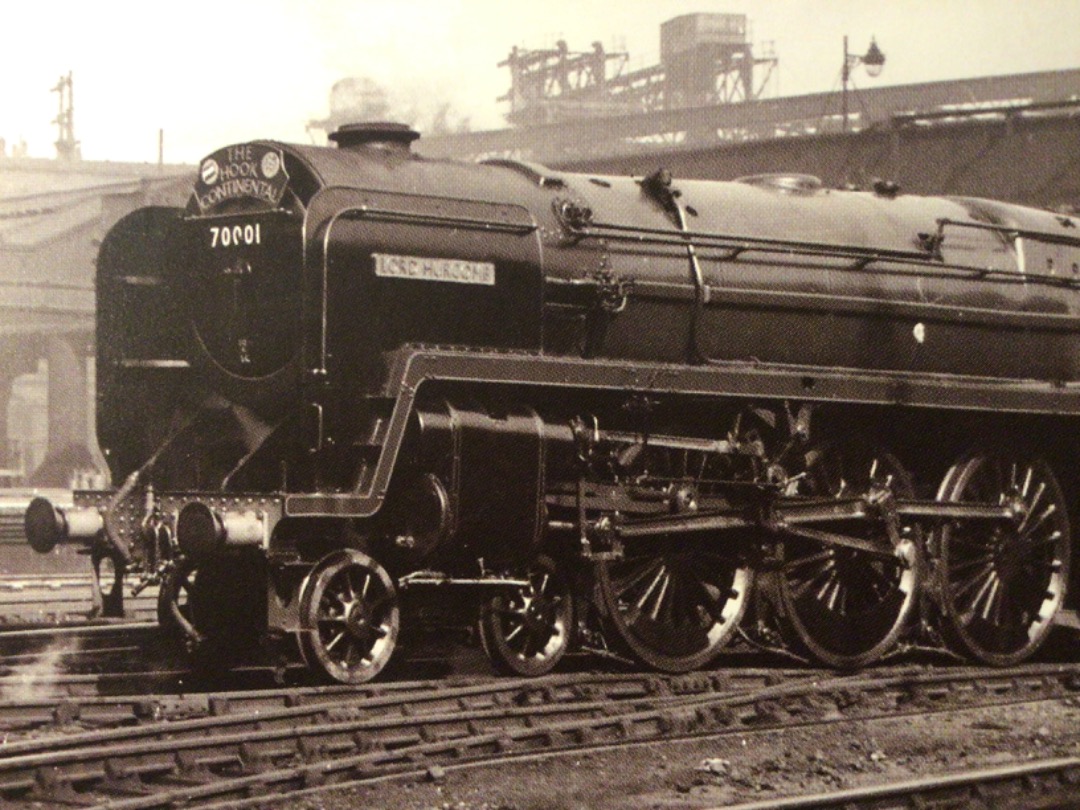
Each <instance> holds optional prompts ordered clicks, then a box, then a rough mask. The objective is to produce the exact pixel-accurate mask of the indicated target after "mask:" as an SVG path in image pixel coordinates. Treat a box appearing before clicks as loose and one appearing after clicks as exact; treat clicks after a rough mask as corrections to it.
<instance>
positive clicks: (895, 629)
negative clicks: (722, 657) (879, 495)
mask: <svg viewBox="0 0 1080 810" xmlns="http://www.w3.org/2000/svg"><path fill="white" fill-rule="evenodd" d="M798 487H799V488H798V491H797V492H796V493H794V494H796V495H797V496H807V497H810V498H833V499H842V498H852V497H854V498H861V497H864V496H866V495H868V493H870V492H871V490H872V488H876V491H878V492H882V491H889V492H891V494H892V495H893V496H895V497H897V498H910V497H912V496H913V494H914V487H913V486H912V482H911V478H910V476H909V475H908V473H907V472H906V471H905V470H904V468H903V467H902V466H901V464H900V462H899V461H898V460H897V458H896V457H895V456H893V455H892V454H891V453H889V452H887V451H884V450H882V449H880V448H878V447H875V446H874V445H873V444H870V443H866V442H861V441H849V442H844V443H827V444H824V445H822V446H820V447H818V448H816V449H812V450H811V451H810V452H809V453H808V454H807V456H806V469H805V475H804V476H803V477H802V478H801V479H800V481H799V485H798ZM813 530H814V531H815V532H821V533H829V534H834V535H837V536H840V537H841V538H842V537H844V536H847V537H850V538H852V539H853V540H858V541H866V540H869V541H871V543H872V544H873V545H876V546H878V547H880V548H881V549H882V550H881V551H880V552H874V551H872V550H869V549H866V548H865V544H863V546H864V547H863V548H854V547H852V546H844V545H840V544H835V543H829V542H826V541H825V540H824V539H815V538H814V537H812V536H798V535H797V534H794V533H793V534H791V535H789V536H785V537H784V539H783V541H782V543H781V544H780V546H779V548H778V557H779V568H778V570H777V571H776V572H775V574H774V575H773V578H772V588H770V593H771V597H772V601H773V603H774V605H775V613H776V617H777V621H778V624H779V629H780V632H781V635H782V636H783V638H784V640H785V642H786V643H787V644H788V646H789V647H791V648H792V649H793V650H794V651H795V652H797V653H799V654H801V655H805V656H807V657H809V658H811V659H813V660H816V661H818V662H821V663H823V664H825V665H827V666H831V667H836V668H838V669H854V668H858V667H863V666H866V665H868V664H870V663H872V662H873V661H876V660H878V659H879V658H881V657H882V656H883V655H884V654H885V653H887V652H888V651H889V650H890V649H892V648H893V647H894V646H895V644H896V642H897V640H898V639H899V637H900V636H901V634H902V633H903V632H904V630H905V629H906V627H907V625H908V621H909V618H910V616H911V613H912V611H913V609H914V607H915V605H916V601H917V596H918V594H917V587H918V581H917V580H918V578H919V576H918V575H919V573H920V571H921V565H920V563H919V555H920V550H919V546H920V541H919V538H918V535H917V527H908V528H907V530H906V532H904V537H903V538H902V539H898V538H896V537H895V536H891V534H892V533H890V531H889V528H888V524H887V520H886V519H885V518H884V517H882V516H880V515H877V514H873V513H872V514H870V515H868V516H867V517H865V518H846V519H838V520H836V521H828V522H824V523H814V524H813ZM796 531H797V530H796ZM808 534H809V533H808Z"/></svg>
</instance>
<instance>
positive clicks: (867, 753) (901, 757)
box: [288, 698, 1080, 810]
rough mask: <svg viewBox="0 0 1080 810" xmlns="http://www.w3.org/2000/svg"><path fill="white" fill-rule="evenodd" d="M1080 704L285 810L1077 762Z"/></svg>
mask: <svg viewBox="0 0 1080 810" xmlns="http://www.w3.org/2000/svg"><path fill="white" fill-rule="evenodd" d="M1078 721H1080V700H1078V699H1077V698H1069V699H1067V700H1063V701H1056V702H1052V703H1043V704H1029V705H1022V706H1013V707H999V708H994V709H980V710H971V711H963V712H957V713H954V714H946V715H936V716H932V717H922V716H917V717H907V718H898V719H892V720H877V721H860V722H850V723H841V724H835V725H830V726H824V727H816V728H815V727H805V728H796V729H790V730H785V731H763V732H755V733H742V734H736V735H731V736H727V737H722V738H715V739H712V740H696V741H693V742H686V743H664V744H647V745H639V746H633V747H626V748H620V749H612V750H607V751H602V752H596V753H589V754H580V755H575V756H564V757H553V758H550V759H545V760H540V761H532V762H520V763H509V764H500V765H498V766H496V767H489V768H479V769H469V770H458V771H449V772H447V773H446V774H445V775H443V776H442V778H440V779H438V780H432V779H425V780H421V781H407V782H401V781H399V782H387V783H383V784H379V785H373V786H369V787H364V788H357V789H345V790H336V791H333V792H329V793H325V794H321V795H318V796H314V797H309V798H306V799H298V800H292V801H290V802H289V804H288V806H289V808H290V810H331V808H345V807H364V808H381V809H384V810H584V809H586V808H587V809H588V810H616V808H618V809H619V810H692V809H693V810H702V809H703V808H718V807H724V806H728V805H731V804H737V803H741V802H749V801H763V800H768V799H769V798H775V797H780V796H788V795H798V794H808V793H819V792H824V791H830V790H838V789H841V788H850V787H857V786H863V785H871V784H882V783H887V782H890V781H902V780H907V779H912V778H915V777H917V776H927V775H939V774H944V773H949V772H957V771H964V770H969V769H975V768H980V767H989V766H994V765H1002V764H1007V763H1019V762H1024V761H1027V760H1032V759H1042V758H1047V757H1053V756H1077V755H1080V722H1078Z"/></svg>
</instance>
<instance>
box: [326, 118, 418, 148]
mask: <svg viewBox="0 0 1080 810" xmlns="http://www.w3.org/2000/svg"><path fill="white" fill-rule="evenodd" d="M419 137H420V133H419V132H417V131H416V130H415V129H412V128H410V127H409V126H408V125H407V124H398V123H393V122H387V121H373V122H365V123H360V124H343V125H342V126H340V127H338V128H337V129H336V130H334V131H333V132H331V133H330V135H329V138H330V140H332V141H333V142H334V143H336V144H337V145H338V148H340V149H356V148H357V147H363V146H366V147H373V148H376V149H386V150H388V151H400V152H409V151H411V150H410V149H409V146H410V144H412V142H413V141H415V140H416V139H417V138H419Z"/></svg>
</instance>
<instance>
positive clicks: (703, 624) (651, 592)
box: [596, 552, 754, 673]
mask: <svg viewBox="0 0 1080 810" xmlns="http://www.w3.org/2000/svg"><path fill="white" fill-rule="evenodd" d="M710 556H712V557H713V558H714V559H722V560H723V563H722V565H723V566H725V567H724V569H723V572H722V577H723V579H724V580H725V581H722V582H719V583H718V582H715V581H709V582H703V581H702V580H701V579H700V578H697V573H700V572H703V571H707V570H708V567H707V565H706V564H705V562H704V560H706V559H708V558H709V557H710ZM680 557H681V559H680ZM636 561H637V562H641V563H642V564H643V565H642V568H643V569H644V570H645V571H650V569H651V576H652V579H649V580H648V582H646V581H645V579H646V577H648V576H650V574H646V575H645V576H639V575H640V574H641V570H639V571H637V572H635V573H633V574H631V575H630V576H629V577H627V578H626V579H624V580H623V581H621V582H619V581H617V580H618V579H619V577H618V576H617V574H616V572H615V571H613V564H612V563H609V562H606V561H602V562H599V563H597V566H596V578H597V584H598V585H599V590H600V597H601V602H602V606H603V610H604V614H605V616H606V619H607V625H608V626H609V629H610V631H611V633H612V634H613V635H614V636H615V637H616V638H617V639H618V640H619V642H620V643H621V644H622V645H623V646H624V647H626V649H627V651H628V652H629V653H630V654H631V655H632V656H633V657H634V658H636V659H637V660H638V661H640V662H641V663H643V664H645V665H647V666H649V667H652V668H654V669H658V670H660V671H662V672H673V673H677V672H688V671H690V670H693V669H698V668H700V667H703V666H705V665H706V664H708V663H709V662H710V661H712V660H713V659H714V658H715V657H716V656H717V655H718V654H719V652H720V650H722V649H723V648H724V646H726V645H727V643H728V642H729V641H730V640H731V638H732V637H733V636H734V634H735V632H736V631H737V630H738V627H739V623H740V622H741V621H742V617H743V615H744V614H745V612H746V607H747V605H748V603H749V599H750V593H751V590H752V587H753V579H754V577H753V570H752V569H751V568H750V567H749V566H747V565H745V564H742V563H738V562H735V561H734V560H730V559H727V558H719V557H718V555H709V554H704V553H694V552H691V553H689V554H686V555H666V556H656V557H642V558H638V560H636ZM630 562H635V561H633V560H632V561H630ZM694 579H697V582H696V584H695V582H694V581H693V580H694ZM635 580H636V581H635ZM665 580H666V581H667V583H668V584H667V585H665V584H664V582H665ZM628 582H629V583H630V585H629V586H627V583H628ZM672 582H674V583H675V584H674V585H672V584H671V583H672ZM630 591H633V593H632V594H631V596H630V599H629V600H624V599H622V596H623V595H625V594H627V593H629V592H630ZM695 591H696V592H697V593H696V596H697V598H695V596H694V592H695ZM669 598H670V603H669V604H665V600H666V599H669ZM706 601H710V602H711V604H705V602H706ZM631 603H632V604H631ZM661 617H663V618H664V620H665V621H661ZM710 620H711V623H710ZM680 647H681V648H682V649H679V648H680Z"/></svg>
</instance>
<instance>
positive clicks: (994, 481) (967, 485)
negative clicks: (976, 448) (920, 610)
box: [934, 454, 1071, 666]
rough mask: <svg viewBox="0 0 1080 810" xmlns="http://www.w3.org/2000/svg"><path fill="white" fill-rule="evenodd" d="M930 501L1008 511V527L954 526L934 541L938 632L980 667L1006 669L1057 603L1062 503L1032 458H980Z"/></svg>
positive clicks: (1063, 547) (1045, 626)
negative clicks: (991, 507)
mask: <svg viewBox="0 0 1080 810" xmlns="http://www.w3.org/2000/svg"><path fill="white" fill-rule="evenodd" d="M938 500H942V501H949V502H960V501H964V502H981V503H985V504H988V505H999V506H1000V505H1007V506H1010V507H1011V508H1012V511H1013V513H1014V515H1015V517H1014V518H1013V519H1012V520H1000V519H997V520H966V521H954V522H951V523H948V524H946V525H945V526H943V527H942V528H941V530H940V532H939V534H938V537H937V543H936V547H937V554H938V560H937V576H936V582H935V589H934V590H935V594H936V597H937V601H938V604H939V605H940V610H941V616H940V625H941V630H942V634H943V635H944V636H945V638H946V640H947V641H948V642H949V643H950V645H951V646H952V647H954V648H955V649H957V650H959V651H960V652H962V653H964V654H966V655H967V656H969V657H971V658H974V659H975V660H977V661H981V662H983V663H986V664H991V665H995V666H1010V665H1013V664H1016V663H1018V662H1020V661H1023V660H1024V659H1026V658H1028V657H1029V656H1030V655H1031V654H1032V653H1034V652H1035V650H1037V649H1038V648H1039V646H1040V645H1041V644H1042V643H1043V641H1044V640H1045V639H1046V636H1047V634H1048V633H1049V631H1050V628H1051V626H1052V625H1053V622H1054V617H1055V616H1056V615H1057V613H1058V610H1059V609H1060V608H1061V605H1062V603H1063V601H1064V599H1065V587H1066V582H1067V581H1068V575H1069V549H1070V544H1071V534H1070V529H1069V518H1068V514H1067V511H1068V510H1067V503H1066V501H1065V496H1064V493H1063V492H1062V490H1061V486H1060V485H1059V484H1058V481H1057V479H1056V477H1055V476H1054V473H1053V470H1052V469H1051V468H1050V465H1049V464H1048V463H1047V462H1046V461H1045V460H1043V459H1041V458H1035V457H1027V456H1012V455H1009V454H979V455H975V456H973V457H971V458H970V459H968V460H967V461H965V462H962V463H960V464H959V465H957V466H955V467H954V468H953V469H952V470H951V471H950V472H949V474H948V475H947V476H946V477H945V481H944V482H943V483H942V486H941V490H940V491H939V492H938Z"/></svg>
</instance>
